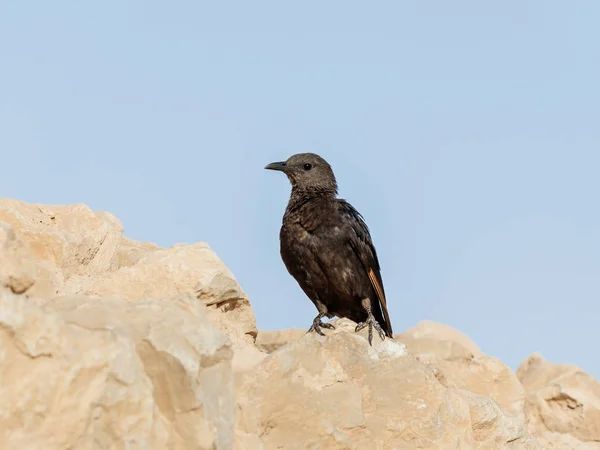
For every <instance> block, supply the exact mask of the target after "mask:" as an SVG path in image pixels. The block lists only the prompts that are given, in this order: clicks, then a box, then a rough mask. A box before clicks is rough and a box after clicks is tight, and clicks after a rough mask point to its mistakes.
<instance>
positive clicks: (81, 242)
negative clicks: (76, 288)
mask: <svg viewBox="0 0 600 450" xmlns="http://www.w3.org/2000/svg"><path fill="white" fill-rule="evenodd" d="M0 221H2V222H6V223H8V224H9V225H11V226H12V227H13V228H14V230H15V232H16V233H17V235H18V236H19V238H20V239H21V240H23V241H24V242H27V243H28V245H29V248H30V250H31V252H32V254H33V256H34V258H35V259H36V260H38V261H44V262H47V263H51V264H52V265H53V266H54V267H56V268H57V269H58V270H60V272H61V275H62V278H64V280H65V282H67V283H68V282H69V278H70V277H71V276H73V275H82V276H86V277H89V276H95V275H98V274H101V273H104V272H107V271H112V270H116V269H117V268H118V259H117V251H116V250H117V247H118V245H119V244H120V242H121V234H122V232H123V227H122V225H121V223H120V222H119V221H118V220H117V219H116V218H115V217H114V216H113V215H111V214H109V213H105V212H94V211H92V210H91V209H90V208H88V207H87V206H85V205H70V206H51V205H34V204H29V203H25V202H18V201H16V200H11V199H0Z"/></svg>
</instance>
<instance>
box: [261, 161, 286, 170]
mask: <svg viewBox="0 0 600 450" xmlns="http://www.w3.org/2000/svg"><path fill="white" fill-rule="evenodd" d="M286 167H287V166H286V164H285V161H280V162H274V163H271V164H267V165H266V166H265V169H269V170H279V171H281V172H285V169H286Z"/></svg>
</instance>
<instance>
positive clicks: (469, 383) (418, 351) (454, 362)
mask: <svg viewBox="0 0 600 450" xmlns="http://www.w3.org/2000/svg"><path fill="white" fill-rule="evenodd" d="M395 337H396V339H398V340H399V341H400V342H403V343H404V344H406V346H407V347H408V350H409V352H410V353H411V354H412V355H414V356H416V357H417V359H418V360H419V361H421V362H422V363H424V364H425V365H427V366H429V367H431V368H433V369H434V370H438V371H440V373H441V375H440V376H443V377H444V379H445V382H446V383H447V384H449V385H452V386H456V387H458V388H460V389H467V390H469V391H471V392H473V393H474V394H480V395H486V396H488V397H491V398H492V399H494V400H495V401H496V402H498V404H499V405H500V406H502V407H503V408H504V409H506V410H507V411H509V412H511V413H513V414H516V415H517V416H520V417H521V418H523V405H524V402H525V392H524V390H523V386H521V383H520V382H519V380H518V378H517V376H516V375H515V373H514V372H513V371H512V370H511V369H510V368H509V367H508V366H506V365H505V364H504V363H503V362H502V361H500V360H499V359H497V358H492V357H489V356H485V355H483V354H482V353H481V352H480V351H479V349H478V348H477V346H476V345H475V344H474V343H473V342H472V341H471V340H470V339H469V338H468V337H466V336H465V335H464V334H462V333H460V332H458V331H456V330H454V329H452V328H450V327H448V326H446V325H442V324H437V323H434V322H422V323H420V324H419V325H418V326H416V327H415V328H411V329H409V330H407V331H405V332H404V333H401V334H398V335H396V336H395Z"/></svg>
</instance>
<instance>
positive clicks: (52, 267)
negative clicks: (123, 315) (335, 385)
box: [0, 199, 264, 370]
mask: <svg viewBox="0 0 600 450" xmlns="http://www.w3.org/2000/svg"><path fill="white" fill-rule="evenodd" d="M0 221H5V222H6V223H7V224H9V225H7V227H9V228H6V227H4V228H3V230H5V231H3V232H2V231H0V248H2V246H4V247H6V248H7V251H6V252H5V253H6V254H7V255H8V254H10V255H11V256H6V258H9V259H10V261H11V262H10V264H9V263H8V262H7V263H5V264H4V265H0V282H3V283H4V284H6V285H8V284H9V283H10V286H11V287H12V288H13V290H16V291H23V290H24V289H29V290H28V291H27V292H28V293H30V294H31V295H32V296H34V297H35V299H36V301H39V302H42V303H43V302H44V301H47V299H48V298H50V297H52V296H54V295H75V294H86V295H93V296H99V297H106V296H109V297H111V296H114V297H118V298H123V299H125V300H129V301H137V300H139V299H141V298H155V299H161V300H164V301H168V300H170V299H172V298H175V297H177V296H179V295H185V294H194V295H196V296H197V297H198V298H199V299H200V301H201V302H202V303H204V304H205V305H206V306H207V307H208V310H209V317H210V319H211V320H212V321H213V322H214V323H215V324H216V325H217V327H218V328H220V329H221V330H222V331H224V332H225V333H226V334H227V335H228V336H229V337H230V339H231V340H232V342H233V348H234V351H235V356H234V368H235V369H236V370H245V369H248V368H250V367H252V365H254V364H256V363H258V362H259V361H260V360H261V359H262V357H264V354H263V353H262V352H260V351H259V350H258V349H257V348H256V347H255V346H254V340H255V338H256V319H255V317H254V313H253V312H252V308H251V306H250V302H249V300H248V297H247V296H246V294H245V293H244V292H243V290H242V289H241V287H240V286H239V284H238V282H237V280H236V279H235V277H234V276H233V274H232V273H231V271H230V270H229V269H228V268H227V267H226V266H225V265H224V264H223V262H222V261H221V260H220V259H219V257H218V256H217V255H216V254H215V253H214V252H213V251H212V249H211V248H210V247H209V246H208V244H206V243H197V244H193V245H185V244H176V245H174V246H173V247H171V248H168V249H165V248H160V247H158V246H156V245H155V244H152V243H148V242H136V241H133V240H131V239H128V238H125V237H123V236H122V232H123V227H122V225H121V223H120V222H119V221H118V220H117V219H116V218H115V217H114V216H112V215H111V214H108V213H105V212H94V211H92V210H90V209H89V208H88V207H87V206H85V205H71V206H49V205H36V204H29V203H25V202H19V201H16V200H11V199H0ZM2 236H4V237H2ZM2 257H3V256H0V258H2ZM0 262H2V260H1V259H0ZM33 279H35V284H33V285H31V283H32V282H33ZM28 284H29V285H28Z"/></svg>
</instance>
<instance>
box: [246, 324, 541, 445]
mask: <svg viewBox="0 0 600 450" xmlns="http://www.w3.org/2000/svg"><path fill="white" fill-rule="evenodd" d="M334 322H335V326H336V329H335V330H325V333H326V335H327V336H326V337H322V336H319V335H317V334H315V333H310V334H305V335H304V336H303V337H302V338H301V339H299V340H296V341H292V342H290V343H288V344H287V345H285V346H283V347H281V348H279V350H277V351H276V352H274V353H271V354H270V355H269V356H267V357H266V358H265V359H264V360H263V361H262V362H261V363H260V364H258V365H257V366H256V367H254V368H253V370H252V371H250V372H248V373H246V374H245V375H244V379H243V380H242V381H241V383H240V384H239V389H238V390H239V392H238V404H239V405H238V425H237V431H236V448H237V449H238V450H246V449H248V450H249V449H258V448H286V449H287V448H289V449H301V448H302V449H303V448H328V449H361V450H362V449H365V450H366V449H378V448H385V449H393V448H397V449H405V448H406V449H409V448H410V449H440V448H458V449H463V448H464V449H466V448H469V449H470V448H481V449H484V448H485V449H517V448H518V449H530V448H535V443H534V442H533V440H532V439H531V437H530V436H529V435H528V434H527V432H526V430H525V427H524V423H523V422H522V421H520V420H519V419H518V418H517V417H516V416H512V415H510V414H509V413H508V412H505V411H502V409H501V408H500V407H499V406H498V405H497V404H496V403H495V402H493V401H492V400H490V399H488V398H484V397H481V396H476V395H474V394H471V393H465V391H463V390H461V389H457V388H454V387H446V386H444V385H443V384H442V383H440V382H439V380H438V379H437V378H436V374H435V372H434V371H433V370H431V369H430V368H428V367H427V366H426V365H424V364H422V363H420V362H419V360H418V359H416V358H414V357H412V356H410V355H409V354H408V353H407V352H406V348H405V346H404V345H403V344H401V343H399V342H397V341H395V340H391V339H386V340H385V341H383V342H382V341H380V340H379V338H374V339H373V347H370V346H369V345H368V342H367V340H366V337H365V335H364V334H363V333H354V327H355V326H356V324H355V323H353V322H351V321H349V320H347V319H341V320H337V321H334Z"/></svg>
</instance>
